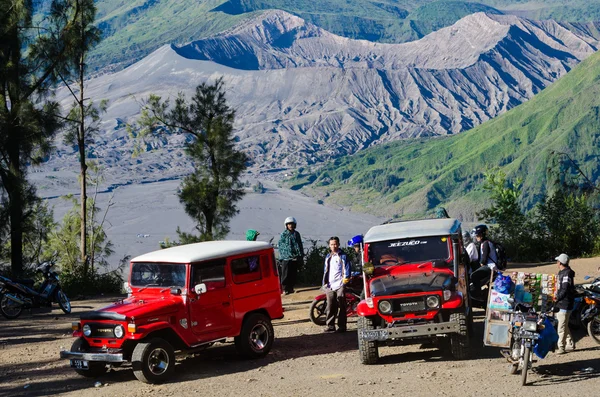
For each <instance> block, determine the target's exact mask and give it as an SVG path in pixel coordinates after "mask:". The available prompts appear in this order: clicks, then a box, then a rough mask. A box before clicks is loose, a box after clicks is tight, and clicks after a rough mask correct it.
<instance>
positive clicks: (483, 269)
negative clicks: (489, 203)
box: [470, 225, 498, 299]
mask: <svg viewBox="0 0 600 397" xmlns="http://www.w3.org/2000/svg"><path fill="white" fill-rule="evenodd" d="M473 230H474V234H475V239H476V240H477V243H478V244H479V247H480V248H479V249H480V252H479V268H477V269H476V270H475V271H474V272H473V273H472V274H471V287H470V289H471V296H472V297H474V298H475V299H481V287H482V286H483V285H484V284H485V283H486V282H487V281H489V280H490V278H491V276H492V272H494V271H495V270H496V269H497V267H496V263H497V262H498V258H497V256H496V249H495V247H494V244H493V243H492V242H491V241H490V240H488V238H487V231H488V228H487V226H486V225H477V226H475V229H473Z"/></svg>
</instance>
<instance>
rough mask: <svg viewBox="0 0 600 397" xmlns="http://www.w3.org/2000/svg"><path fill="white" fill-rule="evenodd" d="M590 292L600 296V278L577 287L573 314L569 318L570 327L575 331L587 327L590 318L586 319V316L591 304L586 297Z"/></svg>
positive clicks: (587, 278)
mask: <svg viewBox="0 0 600 397" xmlns="http://www.w3.org/2000/svg"><path fill="white" fill-rule="evenodd" d="M589 279H591V277H590V276H585V277H584V280H589ZM589 292H595V293H597V294H600V277H598V278H596V279H595V280H593V281H592V282H589V283H586V284H579V285H576V286H575V302H574V305H573V312H572V313H571V316H570V317H569V326H570V327H571V328H573V329H578V328H579V327H581V326H583V327H587V323H588V321H589V319H590V316H587V317H586V318H585V319H584V315H585V313H586V311H587V310H588V308H589V303H588V302H587V301H586V299H585V297H586V295H588V293H589ZM592 317H593V316H592Z"/></svg>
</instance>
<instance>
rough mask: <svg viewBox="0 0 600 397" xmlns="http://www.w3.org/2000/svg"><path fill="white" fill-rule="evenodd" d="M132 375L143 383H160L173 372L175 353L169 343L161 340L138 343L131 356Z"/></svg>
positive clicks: (155, 339)
mask: <svg viewBox="0 0 600 397" xmlns="http://www.w3.org/2000/svg"><path fill="white" fill-rule="evenodd" d="M131 365H132V366H133V374H134V375H135V377H136V378H138V380H139V381H141V382H144V383H162V382H164V381H166V380H167V379H169V378H170V376H171V374H172V373H173V371H174V370H175V351H174V350H173V346H171V344H170V343H169V342H167V341H166V340H164V339H161V338H154V339H150V340H149V341H148V342H140V343H138V344H137V345H136V346H135V349H133V354H132V356H131Z"/></svg>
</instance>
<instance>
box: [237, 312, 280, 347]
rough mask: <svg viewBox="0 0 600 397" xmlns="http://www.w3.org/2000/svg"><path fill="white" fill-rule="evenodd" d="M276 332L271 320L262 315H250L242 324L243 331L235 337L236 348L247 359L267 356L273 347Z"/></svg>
mask: <svg viewBox="0 0 600 397" xmlns="http://www.w3.org/2000/svg"><path fill="white" fill-rule="evenodd" d="M274 337H275V331H273V324H271V319H270V318H269V317H267V316H265V315H264V314H261V313H253V314H250V315H249V316H248V317H247V318H246V319H245V320H244V323H243V324H242V330H241V332H240V334H239V335H238V336H236V337H235V347H236V349H237V351H238V353H239V354H241V355H242V356H244V357H246V358H260V357H264V356H266V355H267V354H268V353H269V351H270V350H271V346H273V339H274Z"/></svg>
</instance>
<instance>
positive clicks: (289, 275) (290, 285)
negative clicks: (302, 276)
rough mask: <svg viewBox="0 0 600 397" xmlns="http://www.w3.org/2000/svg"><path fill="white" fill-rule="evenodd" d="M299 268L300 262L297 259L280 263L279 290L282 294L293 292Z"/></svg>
mask: <svg viewBox="0 0 600 397" xmlns="http://www.w3.org/2000/svg"><path fill="white" fill-rule="evenodd" d="M299 266H300V261H299V260H297V259H293V260H282V261H281V274H280V276H281V288H282V289H283V291H284V292H294V286H295V285H296V277H297V275H298V267H299Z"/></svg>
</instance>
